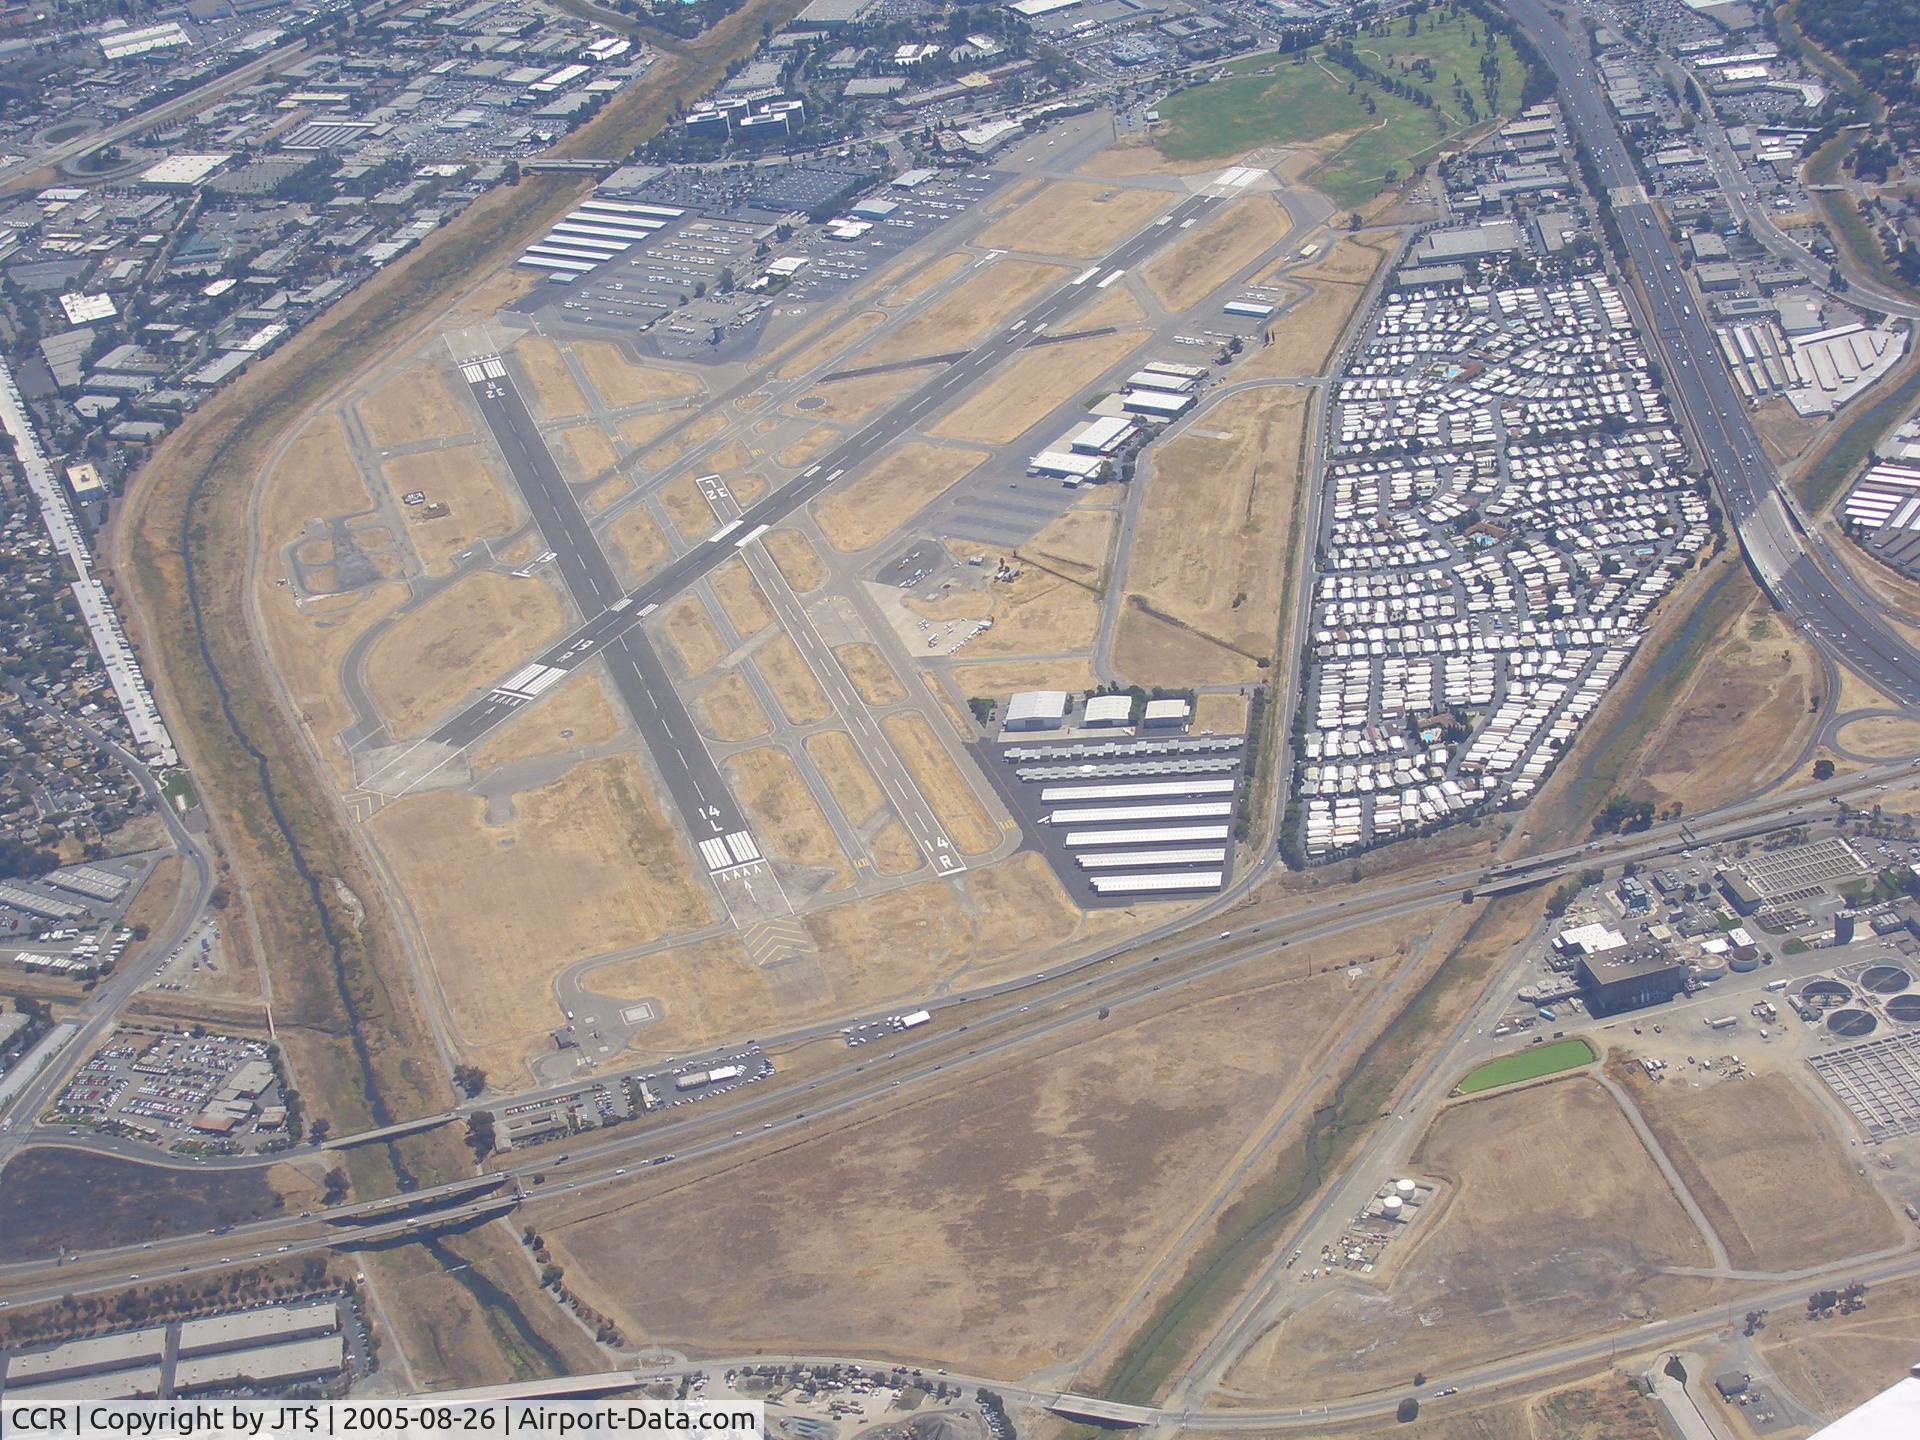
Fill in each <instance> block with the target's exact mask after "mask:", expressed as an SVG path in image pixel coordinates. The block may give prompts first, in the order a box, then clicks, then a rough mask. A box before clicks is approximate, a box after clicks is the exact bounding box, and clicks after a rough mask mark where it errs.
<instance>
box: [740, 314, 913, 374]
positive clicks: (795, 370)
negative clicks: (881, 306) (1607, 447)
mask: <svg viewBox="0 0 1920 1440" xmlns="http://www.w3.org/2000/svg"><path fill="white" fill-rule="evenodd" d="M886 323H887V316H886V312H885V311H882V310H862V311H860V312H859V313H858V314H855V315H851V316H848V315H844V314H843V313H842V312H840V311H839V310H837V309H834V310H829V311H827V313H826V314H824V315H823V316H821V318H820V319H819V320H818V321H816V322H815V323H814V324H812V325H810V326H808V327H807V328H806V329H805V330H804V331H802V332H801V333H800V334H798V335H796V336H795V337H794V338H793V339H792V340H790V341H788V342H787V343H786V345H784V346H781V347H777V348H776V349H774V350H773V352H772V353H771V355H770V357H769V358H771V359H773V360H775V361H777V362H779V368H778V369H777V370H775V371H774V372H773V373H774V378H775V379H779V380H798V379H799V378H800V377H801V376H802V375H806V374H808V373H809V372H811V371H814V370H817V369H820V368H821V367H823V366H825V365H826V364H827V362H828V361H829V360H832V359H834V358H835V357H836V356H838V355H840V354H841V353H842V352H844V351H847V350H851V349H852V348H853V347H854V346H855V345H857V344H859V343H860V341H862V340H864V339H866V337H867V336H869V335H871V334H872V333H873V332H874V331H875V330H878V329H879V328H880V327H881V326H882V325H884V324H886Z"/></svg>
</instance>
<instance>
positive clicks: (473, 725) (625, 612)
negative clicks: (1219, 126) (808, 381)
mask: <svg viewBox="0 0 1920 1440" xmlns="http://www.w3.org/2000/svg"><path fill="white" fill-rule="evenodd" d="M1221 203H1223V197H1221V196H1219V195H1215V194H1200V195H1196V196H1193V197H1192V198H1190V199H1188V200H1185V201H1183V202H1181V203H1180V204H1179V205H1178V206H1176V207H1175V208H1174V209H1173V210H1172V211H1171V212H1169V214H1168V215H1167V216H1166V217H1164V218H1163V219H1161V220H1159V221H1156V222H1155V223H1154V224H1152V225H1149V226H1147V227H1146V228H1145V229H1144V230H1142V231H1140V232H1139V233H1137V234H1135V235H1134V236H1133V237H1131V238H1130V239H1129V240H1127V241H1126V242H1125V243H1123V244H1122V245H1121V246H1120V247H1119V248H1118V249H1116V250H1115V251H1114V252H1113V253H1112V254H1111V255H1109V256H1108V257H1107V258H1106V259H1105V260H1104V261H1102V262H1101V263H1100V264H1099V265H1098V266H1094V267H1090V269H1091V270H1092V272H1093V273H1092V274H1091V276H1083V277H1082V278H1079V279H1076V280H1073V281H1068V282H1067V283H1065V284H1063V285H1061V286H1060V287H1059V288H1058V289H1056V290H1054V291H1052V292H1051V293H1050V294H1048V295H1047V296H1046V297H1044V298H1043V299H1041V300H1040V301H1038V302H1037V303H1036V304H1035V305H1033V306H1032V307H1031V308H1030V309H1029V310H1028V311H1027V312H1026V313H1025V315H1023V316H1021V317H1020V318H1018V319H1016V320H1014V321H1013V322H1012V323H1011V324H1009V325H1008V326H1007V327H1006V328H1004V329H1001V330H997V331H996V332H995V333H994V334H993V335H992V336H990V337H989V338H988V339H987V340H985V341H983V342H982V343H981V344H980V345H978V346H977V347H975V348H974V349H973V350H972V351H970V352H968V353H967V354H966V355H965V356H964V357H963V358H962V359H960V360H958V361H956V362H955V363H954V364H953V365H951V366H950V367H948V368H947V369H946V370H943V371H942V372H941V373H940V375H939V377H938V378H937V379H935V380H933V381H931V382H929V383H928V384H926V385H924V386H922V387H921V388H920V389H918V390H916V391H913V392H912V393H911V394H909V395H907V396H905V397H903V398H902V399H901V400H900V401H899V403H897V404H896V405H894V406H893V407H892V408H890V409H889V410H887V411H886V412H885V413H884V414H882V415H880V416H878V417H876V418H875V419H874V420H872V421H871V422H869V423H868V424H867V425H866V426H865V427H863V428H862V429H860V430H859V431H857V432H855V433H854V434H853V435H852V436H850V437H849V438H848V439H846V440H844V441H842V442H841V444H840V445H839V446H838V447H837V448H835V449H834V450H833V451H832V452H831V453H829V454H828V455H826V456H825V457H823V458H822V459H821V460H819V461H818V462H817V463H815V464H814V465H812V466H809V467H808V468H807V469H806V470H805V471H803V472H802V473H801V475H800V476H799V478H798V479H796V480H794V481H792V482H790V483H789V484H787V485H784V486H782V487H781V488H779V489H777V490H774V491H773V492H771V493H770V494H768V495H766V496H765V497H763V498H762V499H760V500H759V501H757V502H755V503H754V504H752V505H749V506H748V507H747V508H746V509H745V511H743V512H742V514H741V516H740V518H739V520H738V522H737V523H736V524H734V525H732V526H730V527H726V528H725V529H724V532H722V531H716V532H715V534H714V535H713V536H710V537H709V538H707V539H706V540H703V541H701V542H700V543H699V544H697V545H695V546H693V547H692V548H690V549H688V550H687V551H685V552H684V553H683V554H681V555H679V556H677V557H676V558H675V559H673V560H672V561H670V562H668V563H667V564H666V565H664V566H662V567H661V568H660V569H659V571H658V572H657V573H656V574H654V575H652V576H650V577H648V579H647V580H646V582H645V583H644V584H642V585H641V586H640V587H639V588H638V589H635V590H633V591H632V592H630V593H628V594H626V595H624V596H623V595H620V594H619V593H618V590H617V587H615V586H613V583H612V576H611V573H608V574H607V575H606V577H605V578H604V580H602V581H599V582H598V583H599V584H600V587H601V588H600V589H598V590H592V589H589V590H586V591H585V592H582V591H581V590H577V589H575V596H576V599H577V600H580V601H581V603H582V613H583V614H587V615H590V616H591V618H590V619H588V620H587V621H586V622H585V623H584V624H582V625H581V626H579V627H578V628H577V629H575V630H574V631H573V632H572V633H571V634H569V635H567V636H565V637H564V638H562V639H561V640H560V641H558V642H557V643H555V644H554V645H553V646H551V647H550V648H549V649H548V650H547V651H546V652H545V653H544V654H542V655H540V656H539V657H538V660H537V663H539V664H542V665H547V666H551V667H553V668H555V669H559V670H570V669H573V668H574V667H576V666H579V665H582V664H585V663H586V662H587V661H588V660H589V659H591V658H593V657H594V656H596V655H599V654H602V653H603V652H606V651H608V650H610V649H612V648H614V647H615V646H617V645H618V644H619V642H620V641H621V640H622V639H623V638H624V637H626V636H628V635H629V634H630V633H635V627H636V626H637V625H638V623H639V622H640V621H641V620H642V619H644V618H645V617H646V616H647V615H648V614H650V613H652V611H653V610H655V609H657V608H658V607H660V606H661V605H664V604H666V603H667V602H669V601H670V600H672V599H673V598H674V597H675V596H677V595H679V594H680V593H681V592H682V591H684V590H685V589H686V588H687V587H688V586H690V585H692V584H693V583H694V582H695V581H697V580H699V579H701V578H702V577H703V576H705V575H707V574H709V573H710V572H711V571H712V570H713V569H714V568H715V567H717V566H718V565H720V564H721V563H722V562H723V561H724V560H726V559H727V557H728V556H730V555H732V554H733V553H734V552H735V551H736V549H738V548H739V547H740V546H741V544H742V543H743V542H745V541H747V538H748V537H750V536H754V535H755V534H756V533H757V532H758V531H760V530H761V529H762V528H763V527H771V526H773V525H775V524H777V523H779V522H780V521H781V520H782V519H784V518H785V517H786V516H788V515H790V514H792V513H793V512H794V511H795V510H797V509H799V508H800V507H801V506H802V505H805V504H806V503H807V502H808V501H810V500H812V499H813V498H814V497H815V496H817V495H819V494H821V493H822V492H823V491H825V490H826V489H827V488H828V487H829V486H831V485H833V484H834V483H835V482H837V481H838V480H839V479H840V478H841V477H842V476H844V475H846V474H848V473H849V472H850V471H852V470H854V469H855V468H856V467H858V466H860V465H863V464H865V463H866V462H867V461H869V460H871V459H872V458H873V457H874V456H876V455H878V454H879V453H880V452H881V451H883V450H884V449H886V447H887V446H889V445H891V444H892V443H893V442H894V441H895V440H897V439H898V438H899V437H900V436H901V435H903V434H905V433H906V432H907V431H909V430H911V429H913V428H914V427H916V426H918V425H919V424H920V423H921V422H922V421H923V420H925V419H926V418H927V417H928V415H930V414H932V413H934V412H936V411H938V410H940V409H942V408H944V407H945V406H947V405H948V404H950V403H952V401H953V400H954V398H955V396H956V395H957V394H958V393H959V392H960V391H962V390H965V389H966V388H968V387H969V386H971V385H974V384H976V383H977V382H979V381H981V380H983V379H985V378H986V376H987V375H989V374H990V373H991V372H992V371H994V370H995V369H997V368H999V367H1000V366H1001V365H1004V364H1005V363H1007V361H1008V360H1010V359H1011V358H1012V357H1013V355H1014V354H1015V353H1016V352H1018V351H1019V349H1020V348H1021V347H1022V346H1024V345H1025V344H1027V343H1028V342H1030V341H1031V340H1033V339H1034V338H1035V337H1036V336H1038V335H1041V334H1044V333H1045V332H1046V331H1047V330H1048V329H1050V328H1053V326H1054V325H1055V323H1056V322H1057V321H1059V320H1061V319H1062V318H1063V317H1065V316H1067V315H1069V314H1071V313H1072V312H1073V311H1074V310H1075V309H1077V308H1079V307H1080V306H1081V305H1083V304H1085V303H1086V302H1088V301H1089V300H1090V299H1092V297H1093V296H1094V295H1096V294H1098V293H1100V291H1099V289H1098V285H1099V282H1100V280H1102V279H1104V278H1105V276H1106V275H1109V274H1111V273H1112V272H1113V271H1115V270H1126V269H1130V268H1132V267H1133V266H1134V265H1136V264H1137V263H1139V262H1140V261H1141V260H1142V259H1144V258H1145V257H1146V256H1148V255H1150V254H1151V253H1152V252H1153V251H1155V250H1157V249H1159V248H1160V246H1162V245H1163V244H1165V243H1166V242H1167V241H1169V240H1170V239H1172V238H1173V236H1174V235H1175V234H1177V233H1178V232H1179V231H1180V229H1182V228H1183V227H1184V225H1185V224H1186V223H1187V222H1188V221H1198V220H1199V219H1201V218H1203V217H1204V216H1205V215H1206V214H1207V213H1208V212H1209V211H1210V210H1212V209H1213V208H1214V207H1215V206H1217V205H1219V204H1221ZM499 388H500V389H502V390H503V391H509V392H510V390H511V387H510V386H504V385H503V386H500V387H499ZM477 393H478V387H476V394H477ZM487 403H489V404H495V403H498V404H502V405H504V404H507V403H509V402H507V401H506V400H504V399H502V400H500V401H498V402H495V401H491V400H490V401H488V402H487ZM511 403H512V404H515V405H518V408H519V410H520V412H521V414H522V415H524V414H525V406H524V405H520V404H519V402H518V399H517V397H516V398H515V399H514V400H513V401H512V402H511ZM492 418H493V412H491V411H489V422H490V423H491V421H492ZM503 418H504V416H503ZM517 423H519V422H516V424H517ZM524 423H525V424H526V425H528V426H531V424H532V421H531V419H530V417H529V418H528V419H526V421H525V422H524ZM508 428H512V427H508ZM496 433H497V432H496ZM526 433H527V434H528V435H529V436H531V437H533V438H534V439H535V440H536V441H537V435H538V432H537V430H535V429H528V430H527V432H526ZM516 448H517V449H518V450H519V451H520V455H519V457H518V458H516V456H515V454H514V452H513V451H512V450H510V451H509V452H508V460H509V463H510V464H512V465H514V466H515V472H516V475H518V474H519V467H520V465H521V464H522V463H526V464H529V465H533V466H536V467H537V466H538V465H540V464H541V462H542V457H541V455H540V454H538V453H532V452H530V451H529V450H528V448H527V447H526V446H525V445H518V446H517V447H516ZM538 450H539V451H540V452H544V450H545V446H544V445H539V446H538ZM544 464H545V465H546V466H548V467H551V466H552V465H553V459H552V457H551V455H546V456H545V457H544ZM556 483H560V484H561V485H562V488H564V482H556ZM528 500H529V503H530V504H531V503H532V501H533V496H531V495H529V496H528ZM575 509H576V513H577V507H575ZM536 518H537V519H539V520H540V524H541V528H542V531H543V533H544V534H545V535H546V537H547V544H548V545H549V546H550V547H551V548H552V549H553V550H555V551H556V552H558V555H559V559H560V563H561V565H562V570H563V573H567V570H568V567H573V569H574V570H575V571H576V572H580V571H583V570H584V562H583V558H582V555H583V552H584V550H585V548H586V547H587V546H589V545H592V536H591V535H590V534H586V533H584V522H583V526H582V530H583V533H582V534H574V533H573V532H572V531H570V530H569V529H567V528H566V525H565V523H564V521H565V517H564V516H563V515H560V514H557V513H556V514H554V515H553V516H552V517H551V519H552V521H553V524H554V528H552V529H549V528H548V525H549V518H548V517H543V516H540V515H539V514H538V513H537V512H536ZM594 548H595V550H596V551H597V546H595V547H594ZM602 563H603V564H604V557H603V559H602ZM567 583H568V587H569V589H574V588H575V580H574V578H573V576H572V575H571V574H570V575H569V577H568V582H567ZM589 595H590V596H592V597H593V598H594V600H595V601H597V602H598V604H599V606H600V608H599V609H598V610H595V609H593V608H591V607H590V606H589V604H588V603H587V601H586V596H589ZM603 597H604V598H603ZM615 606H618V607H619V608H617V609H616V608H614V607H615ZM650 655H651V647H648V649H647V650H646V651H644V652H640V653H637V654H636V659H635V663H636V667H637V668H640V669H642V670H643V672H644V670H645V668H646V663H647V658H648V656H650ZM654 671H655V673H654V674H653V675H651V676H650V677H646V678H647V680H648V683H649V684H650V685H655V686H658V687H661V688H662V689H665V690H667V691H668V693H670V687H668V686H667V682H666V677H665V674H664V672H662V671H659V669H658V661H657V659H655V660H654ZM524 703H525V700H524V699H522V698H515V697H514V696H511V695H508V694H505V693H504V692H503V691H501V690H497V689H496V690H494V691H491V692H489V693H488V694H487V695H485V696H483V697H481V698H480V699H478V700H476V701H475V702H474V703H473V704H471V705H469V706H468V707H467V708H466V709H465V710H463V711H462V712H461V713H460V714H458V715H457V716H455V717H454V718H453V719H452V720H450V721H449V722H448V723H447V724H446V725H444V726H442V727H441V728H440V729H439V730H438V731H436V732H435V733H434V734H433V735H432V736H431V737H430V740H431V742H434V743H438V744H440V745H442V746H445V747H448V752H449V754H452V753H455V752H457V751H458V750H460V749H463V748H464V747H466V746H469V745H471V744H473V743H474V742H475V741H477V740H478V739H480V737H481V736H483V735H485V734H487V733H488V732H489V731H490V730H492V729H493V728H494V727H495V726H496V725H499V724H501V723H502V722H503V721H504V720H506V718H507V717H508V716H510V715H511V714H512V713H513V712H514V711H515V710H516V709H518V708H519V706H520V705H522V704H524ZM675 703H676V705H677V702H675ZM653 708H654V709H656V710H659V711H660V713H661V714H664V713H665V711H664V708H663V707H661V706H659V705H656V706H654V707H653ZM636 713H642V712H636ZM681 713H682V714H684V710H683V711H682V712H681ZM660 723H661V724H662V725H663V724H664V722H660ZM645 728H647V727H646V726H645V725H644V724H643V729H645ZM687 734H688V736H689V737H690V738H692V739H693V741H694V743H695V744H696V745H697V744H698V736H697V735H694V734H693V732H692V729H691V722H690V721H689V722H688V729H687ZM651 739H652V735H651V734H649V740H650V741H651ZM656 753H657V752H656ZM690 763H691V762H690ZM398 764H399V762H398V761H394V762H389V765H390V767H396V768H397V766H398ZM661 769H662V771H663V773H665V772H668V771H669V766H668V765H667V764H662V766H661ZM377 780H378V777H377V776H376V777H375V779H374V780H373V781H369V782H368V784H369V786H370V788H371V787H373V786H374V785H376V784H377ZM671 783H672V782H671V781H669V784H670V785H671ZM674 798H675V801H676V804H680V803H681V802H680V796H679V794H678V793H676V794H675V797H674ZM729 804H730V802H729ZM696 808H697V807H696ZM682 813H683V814H685V813H687V811H686V808H685V806H684V805H683V806H682ZM729 813H730V814H735V815H737V811H730V812H729ZM695 833H696V834H697V835H702V836H704V835H710V834H713V833H715V832H714V831H713V830H711V829H709V828H700V829H697V830H696V831H695Z"/></svg>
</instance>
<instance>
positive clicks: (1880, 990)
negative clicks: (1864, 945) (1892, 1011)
mask: <svg viewBox="0 0 1920 1440" xmlns="http://www.w3.org/2000/svg"><path fill="white" fill-rule="evenodd" d="M1912 984H1913V977H1912V976H1911V975H1909V974H1907V972H1906V971H1905V970H1902V969H1901V968H1900V967H1899V966H1898V965H1869V966H1868V967H1867V968H1866V970H1865V972H1864V973H1862V975H1861V976H1860V988H1861V989H1862V990H1865V991H1866V992H1867V993H1868V994H1870V995H1898V994H1899V993H1900V992H1901V991H1902V990H1905V989H1906V988H1907V987H1908V986H1910V985H1912Z"/></svg>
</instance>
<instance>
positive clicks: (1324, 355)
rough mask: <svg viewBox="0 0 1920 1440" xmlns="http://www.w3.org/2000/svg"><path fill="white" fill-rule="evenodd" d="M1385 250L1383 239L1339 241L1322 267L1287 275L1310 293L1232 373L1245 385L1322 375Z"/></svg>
mask: <svg viewBox="0 0 1920 1440" xmlns="http://www.w3.org/2000/svg"><path fill="white" fill-rule="evenodd" d="M1387 249H1388V245H1387V242H1385V241H1383V240H1372V239H1355V238H1352V237H1345V238H1342V239H1341V240H1339V241H1338V242H1337V243H1336V244H1335V245H1334V247H1333V249H1331V250H1330V251H1328V252H1327V255H1326V257H1325V263H1324V264H1316V265H1313V266H1308V267H1304V268H1300V269H1295V270H1293V271H1292V272H1290V278H1291V279H1294V280H1303V281H1308V282H1309V283H1311V285H1312V289H1311V290H1310V291H1309V292H1308V293H1307V295H1306V297H1305V298H1304V299H1302V300H1301V301H1300V302H1299V303H1298V304H1296V305H1293V306H1292V307H1290V308H1289V309H1288V310H1287V312H1286V314H1284V315H1282V316H1281V317H1280V320H1279V322H1278V323H1277V324H1276V325H1275V326H1274V327H1273V330H1272V336H1271V343H1269V344H1268V345H1266V346H1265V347H1263V348H1256V349H1254V350H1252V351H1250V352H1249V353H1248V354H1246V355H1244V356H1242V357H1241V359H1240V361H1239V363H1238V364H1237V365H1235V367H1234V369H1235V370H1236V371H1237V372H1238V373H1239V374H1240V376H1241V377H1242V378H1245V379H1250V380H1263V379H1269V378H1274V377H1279V376H1290V375H1322V374H1325V373H1326V369H1327V366H1328V363H1329V362H1330V361H1331V360H1332V359H1333V354H1334V351H1335V349H1336V348H1337V347H1338V346H1339V344H1340V338H1341V337H1342V336H1343V335H1345V334H1346V330H1347V326H1348V324H1349V323H1350V322H1351V321H1352V319H1353V312H1354V310H1355V309H1356V308H1358V306H1359V304H1360V301H1361V299H1362V298H1363V297H1364V296H1365V295H1366V287H1367V282H1368V280H1369V279H1370V278H1371V276H1372V274H1373V272H1374V271H1375V270H1376V269H1378V268H1379V266H1380V262H1381V261H1382V260H1383V259H1385V258H1386V254H1387Z"/></svg>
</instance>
